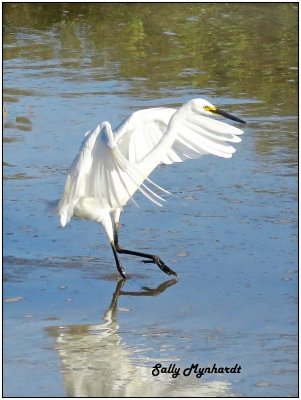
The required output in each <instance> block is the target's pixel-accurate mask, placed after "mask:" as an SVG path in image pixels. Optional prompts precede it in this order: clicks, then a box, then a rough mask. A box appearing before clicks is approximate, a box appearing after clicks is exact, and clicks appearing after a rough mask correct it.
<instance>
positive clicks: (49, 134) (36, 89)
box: [3, 3, 298, 397]
mask: <svg viewBox="0 0 301 400" xmlns="http://www.w3.org/2000/svg"><path fill="white" fill-rule="evenodd" d="M297 17H298V10H297V6H296V5H294V4H293V3H282V4H281V3H277V4H276V3H272V4H269V3H265V4H260V3H257V4H255V3H254V4H251V3H246V4H244V3H241V4H237V3H236V4H234V3H229V4H223V3H215V4H204V3H203V4H202V3H200V4H168V3H167V4H142V3H141V4H84V3H80V4H74V3H73V4H72V3H71V4H66V3H57V4H46V3H44V4H41V3H39V4H34V3H32V4H30V3H23V4H22V3H15V4H13V3H11V4H9V3H6V4H5V5H4V63H3V74H4V110H3V116H4V137H3V141H4V144H3V147H4V160H3V161H4V170H3V178H4V187H3V196H4V210H3V220H4V223H3V239H4V254H3V255H4V257H3V262H4V308H3V334H4V348H3V350H4V365H3V378H4V381H3V394H4V396H12V397H20V396H29V397H32V396H38V397H50V396H56V397H66V396H70V397H75V396H76V397H91V396H97V397H102V396H103V397H119V396H120V397H123V396H137V397H143V396H148V397H151V396H157V397H160V396H170V397H181V396H208V397H210V396H215V397H228V396H242V397H246V396H254V397H255V396H256V397H278V396H280V397H281V396H283V397H287V396H296V395H297V391H298V382H297V378H298V375H297V367H298V364H297V282H298V279H297V278H298V275H297V156H298V141H297V139H298V136H297V126H298V125H297V124H298V123H297V105H298V103H297V100H298V99H297V50H298V45H297ZM195 97H202V98H206V99H208V100H209V101H211V102H212V103H214V104H216V105H218V106H220V107H221V108H223V109H225V110H227V111H228V112H231V113H233V114H235V115H237V116H238V117H240V118H243V119H245V120H246V121H247V122H248V124H247V125H246V127H245V134H244V137H243V140H242V142H241V143H239V144H238V145H237V146H236V148H237V152H236V153H235V154H234V156H233V158H231V159H228V160H227V159H219V158H217V157H214V156H204V157H202V158H201V159H198V160H193V161H187V162H185V163H181V164H176V165H173V166H171V167H170V166H160V167H159V168H157V170H156V171H155V172H154V173H153V174H152V180H154V181H155V182H156V183H158V184H159V185H161V186H163V187H164V188H165V189H167V190H169V191H170V192H171V193H172V195H171V196H167V203H166V206H165V207H163V208H158V207H156V206H155V205H153V204H151V203H150V202H149V201H148V200H147V199H145V198H143V197H142V196H141V195H139V194H137V195H136V196H135V199H136V201H137V202H138V204H139V208H137V207H135V206H134V205H132V204H129V205H128V206H127V207H126V209H125V212H124V214H123V215H122V219H121V223H122V227H121V230H120V240H121V243H122V244H123V245H124V247H128V248H134V249H137V250H140V251H147V252H154V253H157V254H159V255H160V256H161V258H162V259H163V260H164V261H165V262H166V264H167V265H169V266H170V267H171V268H173V269H174V270H175V271H176V272H177V273H178V280H174V279H171V278H170V277H168V276H167V275H164V274H163V273H162V272H161V271H160V270H159V269H158V268H157V267H156V266H155V265H152V264H143V263H141V262H140V260H139V259H137V258H135V257H134V258H133V257H131V256H122V257H121V258H122V262H123V264H124V266H125V268H126V271H127V273H128V275H129V277H130V279H128V280H127V281H126V282H123V281H120V280H119V277H118V273H117V271H116V268H115V263H114V259H113V255H112V253H111V249H110V246H109V244H108V243H107V240H106V237H105V235H104V233H103V231H102V228H101V227H100V226H98V225H97V224H96V223H89V222H86V221H78V220H72V221H71V223H70V224H69V225H68V226H67V227H66V228H64V229H63V228H61V227H60V226H59V218H58V216H57V215H55V214H53V213H52V212H51V210H50V207H49V205H50V203H51V202H52V201H54V200H56V199H58V198H59V197H60V195H61V194H62V191H63V187H64V182H65V176H66V172H67V170H68V167H69V165H70V163H71V162H72V159H73V158H74V156H75V154H76V152H77V150H78V148H79V145H80V143H81V141H82V138H83V134H84V133H85V132H86V131H88V130H90V129H92V128H94V127H95V126H96V125H97V124H98V123H99V122H100V121H103V120H109V121H111V123H112V125H113V126H117V125H118V124H119V123H120V121H121V120H123V119H124V118H125V117H127V116H128V115H129V114H130V113H131V112H133V111H134V110H137V109H141V108H147V107H152V106H164V105H168V106H174V107H176V106H180V105H181V104H182V103H183V102H185V101H187V100H189V99H191V98H195ZM157 364H161V367H163V368H166V371H169V373H168V372H167V373H163V371H164V370H160V371H161V372H160V373H159V374H157V372H158V369H154V368H153V367H154V366H155V365H157ZM207 366H208V367H210V368H211V369H210V371H211V373H210V372H209V371H208V370H207V373H205V374H203V375H202V376H199V375H197V372H198V370H199V369H200V368H203V367H207ZM175 368H179V370H178V371H179V374H178V376H175V375H174V376H173V374H174V373H175ZM218 368H224V369H220V370H217V371H216V370H215V369H218ZM226 368H228V369H229V370H228V371H230V372H228V373H227V372H226ZM231 368H232V370H231Z"/></svg>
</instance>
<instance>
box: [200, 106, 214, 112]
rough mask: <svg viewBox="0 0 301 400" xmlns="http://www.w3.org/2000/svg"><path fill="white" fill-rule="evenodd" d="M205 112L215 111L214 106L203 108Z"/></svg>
mask: <svg viewBox="0 0 301 400" xmlns="http://www.w3.org/2000/svg"><path fill="white" fill-rule="evenodd" d="M203 108H204V110H205V111H215V110H216V108H215V107H214V106H204V107H203Z"/></svg>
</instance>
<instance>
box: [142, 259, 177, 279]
mask: <svg viewBox="0 0 301 400" xmlns="http://www.w3.org/2000/svg"><path fill="white" fill-rule="evenodd" d="M141 262H143V263H145V264H148V263H153V264H157V265H158V267H159V268H160V269H161V271H163V272H165V274H167V275H174V276H177V274H176V272H175V271H173V270H172V269H171V268H169V267H168V266H167V265H166V264H165V263H164V262H163V261H162V260H161V258H159V257H158V256H153V258H152V259H151V260H142V261H141Z"/></svg>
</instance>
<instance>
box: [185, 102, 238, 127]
mask: <svg viewBox="0 0 301 400" xmlns="http://www.w3.org/2000/svg"><path fill="white" fill-rule="evenodd" d="M189 105H190V107H191V109H192V111H193V112H195V113H197V114H203V115H206V116H212V115H216V114H220V115H223V116H224V117H226V118H229V119H232V120H233V121H236V122H240V123H241V124H245V123H246V122H245V121H243V120H242V119H240V118H237V117H235V116H234V115H231V114H229V113H227V112H225V111H223V110H221V109H220V108H217V107H215V106H214V105H213V104H211V103H209V101H207V100H204V99H193V100H190V101H189Z"/></svg>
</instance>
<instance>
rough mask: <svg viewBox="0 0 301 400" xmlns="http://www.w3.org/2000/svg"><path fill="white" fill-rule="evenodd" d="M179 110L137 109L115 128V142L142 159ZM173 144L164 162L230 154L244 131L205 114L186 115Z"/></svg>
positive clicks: (129, 155) (131, 157) (127, 153)
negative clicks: (207, 155) (205, 155)
mask: <svg viewBox="0 0 301 400" xmlns="http://www.w3.org/2000/svg"><path fill="white" fill-rule="evenodd" d="M176 111H177V110H176V109H174V108H150V109H146V110H140V111H136V112H134V113H133V114H132V115H131V116H130V117H129V118H128V119H126V120H125V121H124V122H123V123H122V124H121V125H120V126H119V127H118V128H117V129H116V136H115V137H116V142H117V143H118V148H119V150H120V151H121V152H122V154H123V155H124V156H125V157H126V158H127V159H128V160H130V161H131V162H133V163H139V161H140V160H142V159H143V158H144V157H145V156H146V155H147V154H149V153H150V152H151V151H152V150H153V148H154V147H155V146H156V145H157V144H158V143H159V141H160V140H161V139H162V137H163V135H164V134H165V133H166V132H167V129H168V124H169V121H170V119H171V117H172V116H173V114H174V113H175V112H176ZM177 130H178V133H177V136H176V138H175V141H174V143H173V145H172V146H171V147H170V148H169V149H167V151H166V152H165V154H162V159H161V163H162V164H172V163H174V162H182V161H184V160H187V159H194V158H198V157H201V156H202V155H204V154H213V155H216V156H218V157H224V158H230V157H232V154H233V153H234V152H235V148H234V147H233V146H232V145H231V144H230V143H239V142H240V141H241V139H240V137H239V136H240V135H242V134H243V131H242V130H240V129H238V128H236V127H234V126H231V125H228V124H226V123H224V122H221V121H218V120H217V119H216V118H210V117H205V116H203V115H198V114H191V115H187V117H186V118H185V119H183V120H182V123H181V124H179V125H178V127H177Z"/></svg>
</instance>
